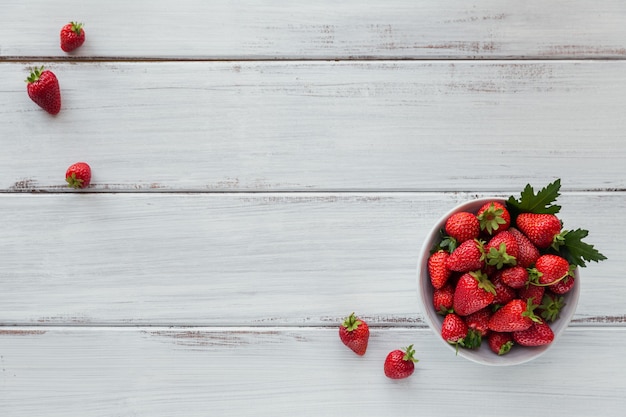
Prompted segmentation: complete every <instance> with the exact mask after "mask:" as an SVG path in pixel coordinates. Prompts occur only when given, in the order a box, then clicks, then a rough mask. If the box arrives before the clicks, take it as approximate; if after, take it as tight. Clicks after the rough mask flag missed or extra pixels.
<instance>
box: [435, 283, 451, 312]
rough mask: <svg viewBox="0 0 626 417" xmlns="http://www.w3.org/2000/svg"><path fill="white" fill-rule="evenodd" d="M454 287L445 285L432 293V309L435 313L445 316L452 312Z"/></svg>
mask: <svg viewBox="0 0 626 417" xmlns="http://www.w3.org/2000/svg"><path fill="white" fill-rule="evenodd" d="M453 300H454V287H453V286H452V284H450V283H447V284H446V285H444V286H443V287H441V288H439V289H436V290H435V291H434V292H433V307H435V311H437V313H439V314H442V315H444V316H445V315H446V314H448V313H451V312H452V311H453V308H452V306H453Z"/></svg>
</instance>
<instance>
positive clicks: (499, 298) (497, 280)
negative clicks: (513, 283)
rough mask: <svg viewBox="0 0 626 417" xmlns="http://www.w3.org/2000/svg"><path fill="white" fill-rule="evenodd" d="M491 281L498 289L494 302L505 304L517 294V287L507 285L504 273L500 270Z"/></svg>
mask: <svg viewBox="0 0 626 417" xmlns="http://www.w3.org/2000/svg"><path fill="white" fill-rule="evenodd" d="M491 281H492V282H493V287H494V288H495V290H496V296H495V297H493V301H492V302H491V303H492V304H498V305H504V304H506V303H508V302H509V301H511V300H512V299H514V298H515V297H516V296H517V292H516V291H515V289H514V288H511V287H509V286H508V285H506V283H505V282H504V281H503V280H502V273H501V272H500V271H499V272H498V273H497V274H495V275H494V277H493V279H492V280H491Z"/></svg>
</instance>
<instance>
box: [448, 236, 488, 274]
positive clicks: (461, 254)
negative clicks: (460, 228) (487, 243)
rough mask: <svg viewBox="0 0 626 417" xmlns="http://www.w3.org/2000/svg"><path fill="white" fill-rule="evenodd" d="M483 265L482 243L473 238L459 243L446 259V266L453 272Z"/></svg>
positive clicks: (471, 269) (465, 270)
mask: <svg viewBox="0 0 626 417" xmlns="http://www.w3.org/2000/svg"><path fill="white" fill-rule="evenodd" d="M484 265H485V255H484V250H483V243H482V241H480V240H475V239H472V240H467V241H465V242H463V243H461V244H460V245H459V247H458V248H456V249H455V250H454V252H452V253H451V254H450V256H449V257H448V259H446V268H448V269H449V270H451V271H455V272H469V271H475V270H477V269H481V268H482V267H483V266H484Z"/></svg>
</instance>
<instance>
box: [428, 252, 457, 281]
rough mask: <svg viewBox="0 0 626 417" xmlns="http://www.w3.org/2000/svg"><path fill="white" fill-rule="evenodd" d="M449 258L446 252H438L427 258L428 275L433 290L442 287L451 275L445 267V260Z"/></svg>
mask: <svg viewBox="0 0 626 417" xmlns="http://www.w3.org/2000/svg"><path fill="white" fill-rule="evenodd" d="M449 256H450V254H449V253H448V252H446V251H443V250H439V251H437V252H435V253H433V254H432V255H430V257H429V258H428V275H429V276H430V282H431V284H432V285H433V288H435V289H437V288H441V287H443V286H444V285H445V283H446V282H447V281H448V278H450V274H452V271H450V270H449V269H448V268H447V267H446V260H447V259H448V257H449Z"/></svg>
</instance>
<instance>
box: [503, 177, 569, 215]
mask: <svg viewBox="0 0 626 417" xmlns="http://www.w3.org/2000/svg"><path fill="white" fill-rule="evenodd" d="M560 189H561V180H560V179H557V180H556V181H554V182H553V183H551V184H548V185H547V186H546V187H544V188H542V189H541V190H539V192H537V194H535V190H534V189H533V187H532V186H531V185H530V184H527V185H526V187H525V188H524V190H523V191H522V193H521V194H520V198H519V200H518V199H516V198H515V197H513V196H511V197H509V199H508V200H507V201H506V207H507V209H508V210H509V213H510V214H511V217H512V218H517V215H518V214H520V213H538V214H556V213H558V212H559V210H561V206H558V205H556V204H552V203H553V202H554V201H555V200H556V199H557V197H558V196H559V195H560V194H559V190H560Z"/></svg>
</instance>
